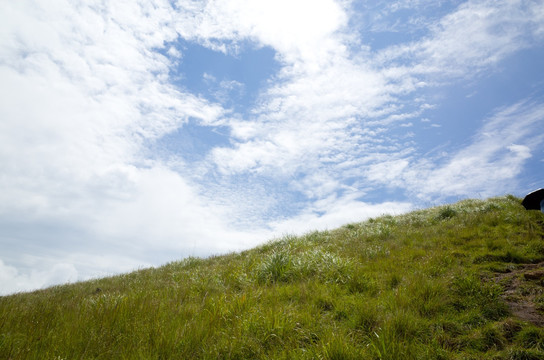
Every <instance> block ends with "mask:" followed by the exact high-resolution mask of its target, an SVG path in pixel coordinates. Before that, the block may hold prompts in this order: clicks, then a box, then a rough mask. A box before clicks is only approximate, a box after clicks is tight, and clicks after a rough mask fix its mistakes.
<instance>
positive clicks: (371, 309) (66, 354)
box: [0, 196, 544, 359]
mask: <svg viewBox="0 0 544 360" xmlns="http://www.w3.org/2000/svg"><path fill="white" fill-rule="evenodd" d="M520 202H521V200H520V199H518V198H516V197H513V196H505V197H499V198H492V199H488V200H464V201H460V202H458V203H456V204H449V205H446V206H439V207H435V208H430V209H422V210H418V211H414V212H411V213H408V214H404V215H400V216H395V217H393V216H382V217H377V218H374V219H369V220H367V221H364V222H360V223H352V224H348V225H346V226H343V227H340V228H338V229H335V230H330V231H322V232H320V231H314V232H311V233H308V234H304V235H301V236H294V235H290V236H285V237H283V238H281V239H277V240H274V241H271V242H269V243H267V244H264V245H262V246H260V247H257V248H255V249H252V250H248V251H244V252H242V253H234V254H227V255H223V256H213V257H210V258H207V259H200V258H187V259H184V260H181V261H176V262H172V263H170V264H166V265H164V266H162V267H160V268H150V269H141V270H139V271H136V272H133V273H129V274H123V275H119V276H113V277H108V278H103V279H96V280H92V281H87V282H80V283H75V284H70V285H63V286H55V287H52V288H49V289H44V290H40V291H35V292H32V293H23V294H14V295H10V296H4V297H0V358H1V359H36V358H46V359H72V358H81V359H110V358H143V359H169V358H181V359H193V358H194V359H543V358H544V345H543V344H544V333H543V330H542V328H540V327H538V326H536V325H535V324H531V323H530V322H527V321H526V320H523V319H519V318H517V317H516V316H515V315H514V314H513V312H512V311H511V309H510V308H509V303H511V302H513V301H517V300H516V299H517V298H516V297H512V296H511V294H512V286H514V285H515V284H517V283H518V281H522V280H523V277H522V276H517V277H515V279H517V280H516V281H504V277H505V276H510V275H509V274H516V273H514V272H516V271H520V269H524V268H531V269H534V268H535V267H539V266H541V265H539V264H540V262H542V261H544V245H543V243H542V239H543V238H544V227H543V224H544V216H543V215H542V214H541V213H540V212H538V211H526V210H525V209H524V208H523V207H522V206H521V204H520ZM501 279H502V280H501ZM510 279H514V277H512V276H511V277H510ZM528 281H529V280H528ZM539 281H541V280H538V279H533V280H530V282H526V283H524V284H521V285H519V286H518V288H517V289H515V290H516V294H519V296H525V299H530V301H532V302H533V305H534V309H536V311H537V312H539V313H538V314H541V315H542V316H544V313H543V312H542V311H543V309H544V293H543V292H542V290H541V285H542V284H541V283H540V282H539ZM507 300H508V302H507ZM524 301H525V300H524Z"/></svg>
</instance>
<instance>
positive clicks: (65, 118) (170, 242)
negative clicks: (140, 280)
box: [0, 0, 544, 294]
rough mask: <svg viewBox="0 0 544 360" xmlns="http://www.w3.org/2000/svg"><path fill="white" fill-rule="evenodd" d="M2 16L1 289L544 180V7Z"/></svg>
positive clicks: (516, 1) (218, 2)
mask: <svg viewBox="0 0 544 360" xmlns="http://www.w3.org/2000/svg"><path fill="white" fill-rule="evenodd" d="M0 18H1V20H2V21H0V79H2V81H1V82H0V164H1V165H2V166H1V167H0V188H1V189H2V191H0V249H1V250H2V251H0V294H8V293H12V292H17V291H26V290H32V289H38V288H42V287H45V286H49V285H53V284H59V283H65V282H74V281H79V280H85V279H89V278H93V277H99V276H104V275H110V274H117V273H120V272H126V271H131V270H134V269H138V268H143V267H148V266H159V265H161V264H164V263H166V262H169V261H174V260H178V259H181V258H184V257H186V256H209V255H213V254H222V253H226V252H231V251H239V250H243V249H248V248H252V247H254V246H257V245H259V244H262V243H263V242H266V241H268V240H270V239H273V238H278V237H281V236H283V235H286V234H300V233H305V232H307V231H311V230H316V229H317V230H322V229H330V228H335V227H337V226H341V225H343V224H346V223H349V222H356V221H362V220H365V219H367V218H369V217H375V216H380V215H382V214H400V213H403V212H407V211H411V210H414V209H419V208H424V207H429V206H433V205H439V204H445V203H450V202H454V201H457V200H460V199H465V198H487V197H491V196H500V195H505V194H514V195H517V196H520V197H521V196H523V195H525V194H526V193H527V192H529V191H531V190H534V189H536V188H539V187H542V186H543V183H542V179H543V178H544V171H543V170H542V169H543V161H544V75H543V74H544V61H542V59H544V2H543V1H542V0H524V1H522V0H508V1H506V0H504V1H502V0H498V1H486V0H468V1H436V0H433V1H431V0H398V1H349V0H338V1H333V0H297V1H293V0H275V1H268V0H253V1H241V0H209V1H189V0H178V1H166V0H165V1H160V0H157V1H153V2H151V1H149V2H148V1H132V0H131V1H115V2H102V1H83V2H79V3H74V2H68V1H62V0H55V1H50V2H47V4H45V3H43V2H36V1H26V0H23V1H11V2H8V1H5V2H2V3H1V4H0Z"/></svg>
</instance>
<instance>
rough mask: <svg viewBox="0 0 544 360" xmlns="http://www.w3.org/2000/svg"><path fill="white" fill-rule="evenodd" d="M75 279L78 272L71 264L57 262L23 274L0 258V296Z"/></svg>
mask: <svg viewBox="0 0 544 360" xmlns="http://www.w3.org/2000/svg"><path fill="white" fill-rule="evenodd" d="M77 279H78V272H77V270H76V269H75V267H74V266H73V265H72V264H67V263H57V264H54V265H53V266H52V267H50V268H48V269H43V270H39V271H37V270H32V271H31V272H30V273H28V274H25V273H20V272H19V270H18V269H17V268H15V267H13V266H9V265H6V264H4V262H3V261H2V259H0V296H1V295H7V294H11V293H14V292H21V291H29V290H35V289H40V288H43V287H46V286H51V285H54V284H61V283H67V282H73V281H76V280H77Z"/></svg>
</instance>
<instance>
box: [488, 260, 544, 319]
mask: <svg viewBox="0 0 544 360" xmlns="http://www.w3.org/2000/svg"><path fill="white" fill-rule="evenodd" d="M494 280H495V281H496V282H497V283H499V284H501V285H502V286H503V287H504V290H505V291H504V294H503V299H504V300H505V301H506V303H507V304H508V306H509V307H510V310H511V311H512V314H513V315H514V316H516V317H518V318H520V319H521V320H523V321H527V322H530V323H533V324H534V325H536V326H540V327H544V311H543V310H544V309H543V308H542V306H543V305H542V302H541V303H540V308H539V303H538V298H542V296H544V262H542V263H539V264H526V265H521V266H520V267H518V268H517V269H515V270H513V271H511V272H508V273H504V274H498V275H497V276H496V277H495V278H494Z"/></svg>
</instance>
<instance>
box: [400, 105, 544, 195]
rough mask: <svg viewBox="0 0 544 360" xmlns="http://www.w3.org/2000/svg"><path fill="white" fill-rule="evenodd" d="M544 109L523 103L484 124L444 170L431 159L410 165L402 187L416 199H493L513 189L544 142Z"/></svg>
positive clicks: (500, 111)
mask: <svg viewBox="0 0 544 360" xmlns="http://www.w3.org/2000/svg"><path fill="white" fill-rule="evenodd" d="M542 124H544V104H538V103H530V102H519V103H517V104H514V105H512V106H509V107H506V108H504V109H500V110H498V111H497V112H496V113H495V114H493V115H492V116H491V117H490V118H489V119H487V120H486V121H485V124H484V125H483V127H482V128H481V129H480V130H479V131H478V133H477V135H476V136H475V137H474V139H473V142H472V143H471V144H470V145H468V146H466V147H464V148H462V149H460V150H458V151H456V152H455V153H454V154H452V155H451V156H450V157H449V158H448V159H446V161H444V163H443V164H442V165H439V166H436V165H435V162H436V161H433V160H431V159H429V160H422V161H416V162H412V163H411V164H410V166H409V167H407V170H406V171H405V172H404V174H403V176H402V177H401V180H400V181H401V182H404V183H405V186H406V187H407V188H409V189H410V190H411V191H413V192H414V193H416V194H418V196H420V197H422V198H424V199H429V197H431V196H432V197H435V198H436V197H439V198H440V197H448V196H468V195H471V194H480V195H481V196H483V197H486V196H492V195H495V194H500V193H504V192H508V191H510V190H509V189H515V188H516V185H515V182H516V181H517V176H518V175H519V174H520V172H521V170H522V169H523V165H524V163H525V162H526V161H527V159H529V158H530V157H531V148H535V149H536V147H537V146H539V145H540V144H542V142H543V141H544V136H543V135H542V134H544V129H543V128H542Z"/></svg>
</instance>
